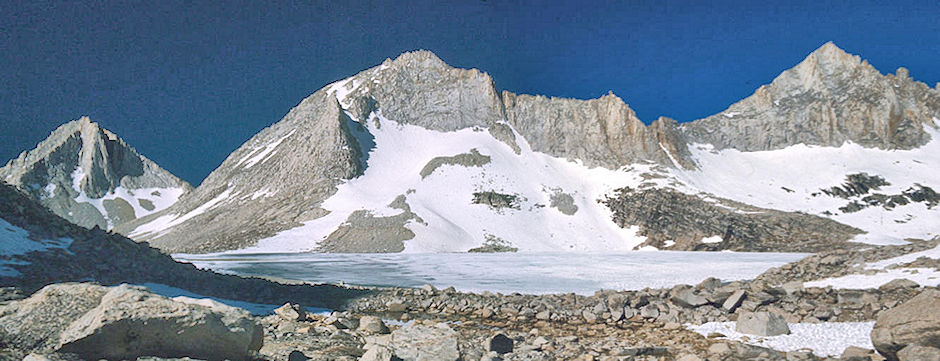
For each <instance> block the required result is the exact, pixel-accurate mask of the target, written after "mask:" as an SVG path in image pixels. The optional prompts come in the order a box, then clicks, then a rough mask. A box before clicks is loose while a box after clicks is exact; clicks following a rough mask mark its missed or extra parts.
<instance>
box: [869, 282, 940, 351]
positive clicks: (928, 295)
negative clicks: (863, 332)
mask: <svg viewBox="0 0 940 361" xmlns="http://www.w3.org/2000/svg"><path fill="white" fill-rule="evenodd" d="M871 342H872V344H873V345H874V346H875V350H877V351H878V353H880V354H882V355H884V357H885V358H887V359H888V360H891V361H896V360H898V351H900V350H901V349H903V348H905V347H906V346H908V345H913V344H917V345H921V346H927V347H940V291H938V290H936V289H927V290H925V291H923V292H921V293H920V294H919V295H917V296H915V297H914V298H912V299H910V300H908V301H907V302H905V303H902V304H901V305H899V306H897V307H895V308H892V309H889V310H886V311H882V312H881V313H880V314H878V318H877V320H875V327H874V329H872V331H871Z"/></svg>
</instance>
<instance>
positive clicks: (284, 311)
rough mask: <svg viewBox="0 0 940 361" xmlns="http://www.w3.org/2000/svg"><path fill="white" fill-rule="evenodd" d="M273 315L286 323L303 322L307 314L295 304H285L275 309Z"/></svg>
mask: <svg viewBox="0 0 940 361" xmlns="http://www.w3.org/2000/svg"><path fill="white" fill-rule="evenodd" d="M274 314H276V315H278V316H280V317H281V318H283V319H285V320H287V321H303V320H304V319H306V318H307V312H305V311H304V308H303V307H300V305H298V304H296V303H285V304H284V305H283V306H281V307H278V308H275V309H274Z"/></svg>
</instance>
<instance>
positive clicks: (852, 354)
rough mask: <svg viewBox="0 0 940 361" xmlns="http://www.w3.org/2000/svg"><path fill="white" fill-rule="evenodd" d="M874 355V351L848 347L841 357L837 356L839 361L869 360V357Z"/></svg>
mask: <svg viewBox="0 0 940 361" xmlns="http://www.w3.org/2000/svg"><path fill="white" fill-rule="evenodd" d="M873 353H875V350H869V349H867V348H862V347H858V346H849V347H846V348H845V350H844V351H842V356H839V359H840V360H854V359H864V360H871V357H870V356H871V355H872V354H873Z"/></svg>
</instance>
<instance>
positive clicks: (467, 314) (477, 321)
mask: <svg viewBox="0 0 940 361" xmlns="http://www.w3.org/2000/svg"><path fill="white" fill-rule="evenodd" d="M938 243H940V239H935V240H933V241H922V242H917V243H912V244H909V245H904V246H882V247H873V248H869V249H865V250H851V251H846V250H833V251H829V252H822V253H820V254H817V255H813V256H810V257H807V258H805V259H803V260H800V261H797V262H793V263H790V264H787V265H784V266H782V267H779V268H774V269H770V270H768V271H767V272H765V273H764V274H762V275H760V276H759V277H757V278H755V279H754V280H749V281H734V282H722V281H720V280H718V279H714V278H709V279H706V280H705V281H703V282H701V283H699V284H697V285H677V286H674V287H671V288H663V289H644V290H637V291H612V290H600V291H597V292H596V293H595V294H594V295H590V296H583V295H576V294H550V295H523V294H518V293H514V294H506V295H504V294H496V293H491V292H481V293H468V292H457V291H456V290H454V289H453V288H447V289H443V290H439V289H436V288H434V287H433V286H430V285H426V286H424V287H422V288H420V289H410V288H388V289H368V290H366V289H363V290H361V293H359V294H357V295H356V296H355V297H350V298H349V301H348V302H345V303H343V304H342V305H341V306H338V307H332V308H333V309H335V310H336V311H334V312H332V313H308V312H305V311H304V310H305V308H304V307H302V306H301V305H300V304H297V303H294V302H288V303H287V304H285V305H284V306H283V307H281V308H279V309H277V310H276V311H275V314H274V315H268V316H264V315H260V316H247V315H243V316H242V317H244V318H246V319H249V320H251V322H253V323H254V324H257V325H259V326H258V327H259V329H260V330H263V337H262V339H263V343H262V344H261V345H259V347H258V348H257V349H254V350H251V352H248V353H247V354H245V356H244V357H246V359H255V360H291V361H294V360H308V359H312V360H370V361H374V360H396V359H403V360H474V361H476V360H682V361H695V360H709V361H713V360H884V359H885V356H888V357H889V358H887V359H888V360H921V359H924V358H923V357H932V356H930V355H934V352H937V350H938V349H937V347H938V345H936V344H931V343H930V342H932V341H930V340H931V339H930V337H936V336H937V332H936V329H937V324H938V323H930V322H933V321H936V320H930V319H929V318H930V317H929V316H920V318H921V319H923V318H924V317H927V319H928V321H924V322H928V324H927V325H926V326H924V325H921V326H923V327H922V328H925V329H926V331H924V332H922V334H921V335H920V337H921V339H923V340H927V341H926V344H916V342H918V341H917V340H914V341H911V340H906V341H904V342H907V343H905V344H902V345H897V344H892V342H894V341H891V340H894V338H893V337H894V336H893V335H894V334H893V333H892V332H890V331H881V332H880V333H878V332H873V336H872V339H873V341H876V342H875V343H874V345H875V347H879V346H881V348H879V352H882V351H884V353H886V354H884V355H883V354H879V353H877V352H875V351H874V350H870V349H868V350H865V349H863V348H859V347H849V348H847V349H846V350H844V352H843V353H842V354H839V355H816V354H814V352H813V351H814V350H811V349H801V350H794V351H788V352H784V351H777V350H774V349H771V348H768V347H762V346H758V345H753V344H750V343H748V342H742V341H746V340H739V339H733V338H730V337H728V336H729V335H724V334H719V333H710V334H706V335H702V334H699V333H697V332H695V331H694V330H692V329H691V328H692V327H691V326H693V325H701V324H704V323H708V322H735V321H737V320H740V319H741V318H742V315H748V316H745V317H747V318H749V319H750V318H755V317H758V316H759V317H763V318H764V319H766V318H768V317H769V319H770V321H767V320H764V321H762V322H764V323H763V324H760V325H759V326H758V327H763V328H767V327H769V326H772V325H770V324H768V322H772V321H773V320H774V319H779V320H780V321H778V322H782V321H786V323H789V324H790V325H793V324H826V323H836V322H838V323H844V322H875V321H877V323H876V324H875V330H876V331H877V330H878V329H879V325H883V324H888V323H892V322H893V323H895V324H897V323H898V320H899V319H903V318H904V317H905V316H910V315H908V314H909V313H910V312H904V313H903V314H902V315H901V316H898V315H893V316H891V317H890V320H888V319H885V318H886V317H887V316H883V315H889V314H891V312H894V313H897V312H898V311H896V310H899V309H903V308H904V307H908V308H909V307H910V306H905V305H908V304H919V305H921V306H918V308H919V309H927V310H931V309H937V308H938V307H940V290H938V289H937V288H936V287H921V286H919V285H918V284H917V283H914V282H911V281H908V280H896V281H892V282H890V283H887V284H885V285H883V286H881V287H879V288H877V289H861V290H852V289H834V288H832V287H826V288H820V287H803V284H802V281H805V280H809V279H817V278H819V277H829V276H836V275H842V274H845V273H846V272H850V271H851V270H858V269H859V266H858V264H863V263H864V262H871V261H877V260H882V259H886V258H891V257H897V256H898V255H903V254H909V253H913V252H918V251H922V250H925V249H930V248H932V247H936V245H937V244H938ZM927 260H928V259H920V260H918V261H917V262H915V263H916V264H917V265H918V266H924V263H925V262H928V261H927ZM934 261H935V260H934ZM843 270H849V271H843ZM258 281H260V280H258ZM263 282H266V281H263ZM271 285H275V286H274V287H278V285H276V284H274V283H271ZM279 286H281V287H286V286H283V285H279ZM50 287H61V285H58V284H57V285H53V286H50ZM82 287H88V286H84V284H82ZM290 287H296V289H303V288H309V287H310V286H305V285H294V286H290ZM47 288H49V287H47ZM47 288H44V289H42V290H40V291H39V292H38V293H37V294H40V293H42V292H44V291H45V290H46V289H47ZM3 291H4V292H0V294H2V296H3V297H2V299H3V300H4V301H2V302H0V304H4V305H3V306H0V325H3V324H4V322H5V321H4V320H5V319H7V318H8V317H10V316H9V315H10V314H11V313H15V312H16V310H17V309H18V308H21V307H24V306H21V305H22V304H26V303H27V301H28V300H30V299H26V300H27V301H22V300H21V299H23V298H24V297H25V296H26V295H27V294H28V292H22V291H20V292H16V291H15V290H14V289H13V288H5V289H3ZM142 292H144V291H142ZM271 292H274V291H271ZM241 296H242V297H241V299H253V300H255V301H257V300H259V298H258V297H250V296H249V295H247V294H242V295H241ZM35 297H36V296H35V295H34V296H33V298H35ZM155 297H159V296H155ZM297 299H301V298H297ZM12 300H20V301H12ZM300 302H301V303H303V302H308V303H303V305H304V306H317V307H322V306H323V304H321V303H316V302H315V301H313V299H306V300H305V301H300ZM931 307H932V308H931ZM755 315H757V316H755ZM7 320H8V319H7ZM786 323H784V324H786ZM52 324H54V322H52ZM52 324H50V325H49V327H53V326H52ZM902 324H903V322H902ZM904 325H906V326H903V325H902V326H903V327H910V324H909V323H907V324H904ZM65 326H67V325H59V326H58V327H65ZM73 327H74V326H73ZM141 327H143V329H142V330H141V331H139V332H141V333H143V332H146V331H144V330H145V329H146V326H141ZM738 328H739V330H740V329H741V326H740V324H739V326H738ZM883 328H884V327H882V329H883ZM0 329H2V328H0ZM3 332H4V331H0V336H3V335H4V334H3ZM751 332H755V331H751ZM875 334H879V335H881V336H877V337H882V338H887V339H889V341H883V340H881V341H878V340H877V337H876V336H875ZM909 336H910V335H908V336H907V337H909ZM753 338H754V339H758V338H759V336H754V337H753ZM0 340H4V337H0ZM879 342H880V343H879ZM908 344H911V345H913V346H910V347H905V346H907V345H908ZM886 345H887V346H886ZM0 347H2V348H0V356H2V357H0V359H23V358H24V357H27V356H29V357H30V359H36V360H41V359H48V360H72V359H81V355H78V354H74V353H69V352H64V351H63V350H61V349H56V348H54V347H52V348H49V347H46V348H41V347H40V348H23V347H18V346H17V345H15V344H10V343H9V342H8V341H7V342H0ZM905 350H906V351H905ZM901 351H904V352H906V353H903V352H901ZM915 351H916V352H915ZM889 355H890V356H889ZM911 355H914V356H911ZM924 355H927V356H924ZM156 356H158V355H156ZM164 356H166V355H164ZM181 356H183V355H176V356H174V357H181ZM188 356H191V357H195V356H196V355H188ZM911 357H914V358H911ZM150 359H153V358H150ZM205 359H212V357H208V358H205ZM927 359H929V358H927Z"/></svg>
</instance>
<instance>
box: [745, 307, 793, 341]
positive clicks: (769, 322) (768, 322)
mask: <svg viewBox="0 0 940 361" xmlns="http://www.w3.org/2000/svg"><path fill="white" fill-rule="evenodd" d="M734 329H735V331H738V332H740V333H746V334H749V335H757V336H777V335H789V334H790V327H789V326H787V321H785V320H784V319H783V317H780V316H779V315H777V314H774V313H770V312H745V313H742V314H741V315H739V316H738V320H737V322H735V326H734Z"/></svg>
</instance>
